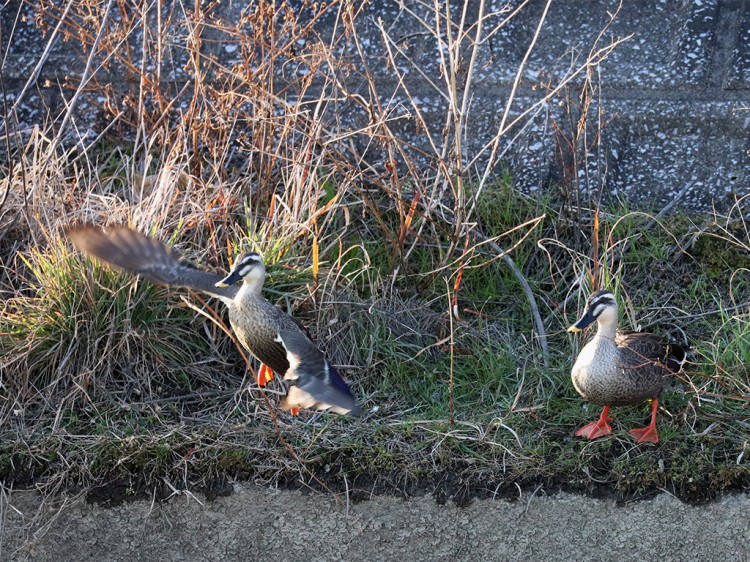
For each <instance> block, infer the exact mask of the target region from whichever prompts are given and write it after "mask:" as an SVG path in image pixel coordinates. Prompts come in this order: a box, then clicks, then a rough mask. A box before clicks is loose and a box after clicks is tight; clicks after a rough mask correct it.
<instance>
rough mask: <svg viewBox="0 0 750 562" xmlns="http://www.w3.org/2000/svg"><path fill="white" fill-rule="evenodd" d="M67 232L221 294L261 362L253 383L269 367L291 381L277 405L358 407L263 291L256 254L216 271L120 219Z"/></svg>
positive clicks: (87, 248)
mask: <svg viewBox="0 0 750 562" xmlns="http://www.w3.org/2000/svg"><path fill="white" fill-rule="evenodd" d="M67 234H68V237H69V238H70V239H71V241H72V242H73V244H74V245H75V246H76V247H77V248H78V249H80V250H82V251H84V252H86V253H88V254H91V255H93V256H96V257H97V258H99V259H101V260H103V261H105V262H107V263H109V264H111V265H113V266H115V267H117V268H119V269H122V270H124V271H127V272H128V273H132V274H134V275H141V276H143V277H144V278H146V279H148V280H149V281H151V282H152V283H157V284H161V285H167V286H173V287H188V288H190V289H193V290H194V291H200V292H204V293H207V294H209V295H212V296H214V297H217V298H219V299H220V300H221V301H222V302H223V303H224V304H225V305H226V306H227V308H228V309H229V322H230V324H231V326H232V329H233V331H234V333H235V334H236V335H237V339H238V340H239V342H240V344H241V345H242V347H244V348H245V349H246V350H247V351H249V352H250V353H251V354H252V355H253V356H254V357H255V358H256V359H257V360H258V361H260V363H261V369H260V371H259V375H258V383H259V384H260V385H261V386H263V385H265V384H266V383H267V382H268V380H271V379H272V378H273V375H272V374H271V371H275V372H276V373H283V374H284V379H285V380H287V381H289V382H290V383H291V388H290V389H289V395H288V396H287V398H286V399H285V400H284V402H282V405H283V406H284V407H286V408H289V409H290V410H291V412H292V414H294V415H296V414H297V413H298V411H299V408H309V407H311V408H315V409H317V410H329V409H330V410H332V411H334V412H338V413H341V414H352V415H358V414H360V413H361V412H362V408H361V407H360V406H359V405H357V403H356V400H355V398H354V396H353V395H352V393H351V391H350V390H349V387H348V385H347V384H346V382H345V381H344V379H343V378H341V376H340V375H339V374H338V373H337V372H336V370H335V369H334V368H333V366H332V365H331V364H330V363H329V362H328V360H327V359H326V358H325V356H324V355H323V354H322V353H321V352H320V350H319V349H318V348H317V347H316V346H315V344H314V343H313V342H312V341H311V340H310V338H309V337H308V336H307V334H306V333H305V332H304V331H303V330H302V329H301V328H300V327H299V325H298V324H297V322H295V320H294V319H293V318H292V317H291V316H289V315H287V314H285V313H284V312H283V311H282V310H281V309H279V308H278V307H276V306H274V305H272V304H271V303H270V302H268V301H267V300H266V299H265V298H263V296H262V295H261V290H262V288H263V282H264V280H265V276H266V269H265V266H264V264H263V260H262V259H261V257H260V256H259V255H258V254H256V253H254V252H251V253H248V254H244V255H241V256H239V257H238V258H237V260H235V263H234V267H233V268H232V270H231V271H230V272H229V274H228V275H227V276H226V277H224V278H222V277H220V276H218V275H215V274H214V273H210V272H208V271H202V270H200V269H197V268H195V267H193V266H191V265H189V264H187V263H185V262H184V261H182V260H181V259H180V256H179V255H178V254H177V253H175V252H174V251H172V250H170V249H168V248H167V247H166V246H164V244H162V243H161V242H159V241H157V240H154V239H153V238H149V237H147V236H145V235H143V234H141V233H139V232H136V231H134V230H131V229H129V228H126V227H124V226H115V227H111V228H108V229H107V230H104V229H102V228H99V227H96V226H78V227H73V228H71V229H69V230H68V231H67ZM239 281H242V284H241V285H239V286H238V285H237V283H238V282H239Z"/></svg>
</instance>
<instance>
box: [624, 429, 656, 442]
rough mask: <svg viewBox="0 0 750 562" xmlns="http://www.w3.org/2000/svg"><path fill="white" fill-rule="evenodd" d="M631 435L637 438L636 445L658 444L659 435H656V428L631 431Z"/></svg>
mask: <svg viewBox="0 0 750 562" xmlns="http://www.w3.org/2000/svg"><path fill="white" fill-rule="evenodd" d="M630 435H632V436H633V437H635V442H636V443H658V442H659V434H658V433H656V426H652V425H649V426H647V427H638V428H635V429H631V430H630Z"/></svg>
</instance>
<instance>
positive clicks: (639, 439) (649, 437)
mask: <svg viewBox="0 0 750 562" xmlns="http://www.w3.org/2000/svg"><path fill="white" fill-rule="evenodd" d="M658 409H659V400H657V399H656V398H654V399H653V400H652V401H651V423H650V424H648V425H647V426H646V427H636V428H635V429H631V430H630V435H632V436H633V437H635V442H636V443H658V442H659V434H658V433H656V412H657V410H658Z"/></svg>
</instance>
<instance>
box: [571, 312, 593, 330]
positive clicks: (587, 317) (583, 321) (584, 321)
mask: <svg viewBox="0 0 750 562" xmlns="http://www.w3.org/2000/svg"><path fill="white" fill-rule="evenodd" d="M595 320H596V317H595V316H594V315H593V314H591V310H590V309H586V313H585V314H584V315H583V316H581V318H580V319H579V320H578V322H576V323H575V324H573V325H572V326H571V327H570V328H568V331H569V332H573V333H575V332H580V331H581V330H583V329H585V328H588V327H589V326H590V325H591V324H593V323H594V321H595Z"/></svg>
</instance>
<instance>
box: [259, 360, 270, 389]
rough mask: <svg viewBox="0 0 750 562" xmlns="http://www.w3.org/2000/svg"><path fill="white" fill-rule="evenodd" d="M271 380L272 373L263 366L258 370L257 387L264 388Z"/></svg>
mask: <svg viewBox="0 0 750 562" xmlns="http://www.w3.org/2000/svg"><path fill="white" fill-rule="evenodd" d="M272 380H273V371H272V370H271V369H269V368H268V367H267V366H265V365H261V366H260V369H259V370H258V386H266V385H267V384H268V383H269V382H271V381H272Z"/></svg>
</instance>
